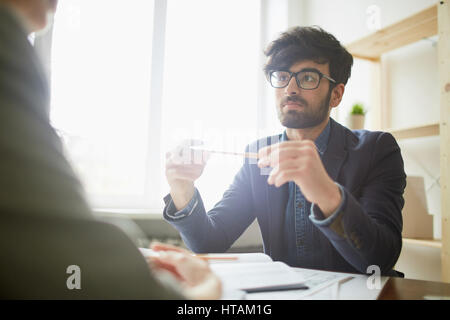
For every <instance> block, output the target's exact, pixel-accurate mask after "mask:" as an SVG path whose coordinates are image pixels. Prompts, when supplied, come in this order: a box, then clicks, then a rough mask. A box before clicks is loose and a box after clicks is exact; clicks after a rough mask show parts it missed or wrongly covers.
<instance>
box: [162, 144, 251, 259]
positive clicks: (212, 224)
mask: <svg viewBox="0 0 450 320" xmlns="http://www.w3.org/2000/svg"><path fill="white" fill-rule="evenodd" d="M246 150H248V147H247V149H246ZM250 175H251V173H250V164H249V163H248V161H247V162H246V163H245V164H244V165H243V166H242V168H241V169H240V170H239V172H238V173H237V174H236V176H235V178H234V181H233V183H232V184H231V186H230V187H229V188H228V190H227V191H226V192H225V193H224V195H223V197H222V199H221V200H220V201H219V202H218V203H217V204H216V205H215V206H214V208H213V209H211V210H210V211H208V213H206V210H205V207H204V204H203V201H202V198H201V196H200V193H199V192H198V190H197V189H194V190H195V192H194V196H193V198H192V199H190V201H189V203H188V204H187V205H186V206H185V207H184V208H183V209H182V210H179V211H177V208H176V207H175V205H174V204H173V201H172V198H171V196H170V194H169V195H167V196H166V197H165V199H164V200H165V202H166V206H165V208H164V218H165V219H166V220H167V221H168V222H169V223H170V224H171V225H173V226H174V227H175V228H176V229H177V230H178V231H179V232H180V235H181V237H182V239H183V240H184V242H185V243H186V245H187V246H188V248H189V249H190V250H192V251H194V252H196V253H204V252H225V251H226V250H228V249H229V248H230V247H231V245H232V244H233V243H234V241H236V240H237V239H238V238H239V236H240V235H241V234H242V233H243V232H244V231H245V229H246V228H247V227H248V226H249V225H250V223H251V222H252V221H253V220H254V219H255V216H254V213H253V205H252V194H251V185H250V179H251V178H250Z"/></svg>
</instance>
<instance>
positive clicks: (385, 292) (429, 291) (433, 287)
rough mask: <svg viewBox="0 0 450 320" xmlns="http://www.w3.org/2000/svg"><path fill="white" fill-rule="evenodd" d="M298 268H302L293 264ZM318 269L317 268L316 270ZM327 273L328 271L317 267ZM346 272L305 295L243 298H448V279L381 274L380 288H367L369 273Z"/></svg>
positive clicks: (274, 294)
mask: <svg viewBox="0 0 450 320" xmlns="http://www.w3.org/2000/svg"><path fill="white" fill-rule="evenodd" d="M296 269H297V270H298V271H299V272H301V270H309V269H301V268H296ZM316 271H318V270H316ZM318 272H323V273H329V272H328V271H318ZM346 275H349V276H351V277H352V278H351V279H350V280H348V281H345V282H343V283H335V284H332V285H330V286H328V287H325V288H323V289H321V290H320V291H318V292H315V293H313V294H311V295H308V296H306V297H304V296H300V294H301V291H298V295H296V292H295V291H292V292H290V293H289V294H288V292H286V293H284V294H283V293H282V292H267V293H265V294H256V295H255V294H247V296H246V299H249V300H252V299H263V300H266V299H270V300H278V299H288V300H290V299H294V300H296V299H308V300H376V299H378V300H422V299H450V283H443V282H433V281H423V280H413V279H402V278H389V277H381V288H379V289H376V288H373V289H369V288H368V286H367V279H368V276H366V275H362V274H351V273H348V274H346Z"/></svg>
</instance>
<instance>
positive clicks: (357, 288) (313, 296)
mask: <svg viewBox="0 0 450 320" xmlns="http://www.w3.org/2000/svg"><path fill="white" fill-rule="evenodd" d="M295 271H298V272H299V273H304V274H305V275H306V276H308V275H310V274H311V273H314V274H320V275H324V276H333V275H335V276H346V278H347V279H344V280H343V281H341V283H340V282H338V281H335V282H334V283H332V284H330V285H328V286H326V287H323V288H320V286H319V288H317V289H316V288H314V287H313V288H311V289H309V290H289V291H275V292H263V293H250V294H246V296H245V299H247V300H299V299H306V300H375V299H377V297H378V295H379V294H380V292H381V290H382V289H383V286H384V285H385V284H386V282H387V280H388V279H389V277H381V279H380V280H381V281H380V282H381V285H380V288H379V289H376V288H374V289H369V288H368V286H367V279H368V276H366V275H361V274H353V273H340V272H329V271H319V270H311V269H302V268H295ZM349 277H351V278H349ZM341 279H342V278H341ZM307 281H308V278H307Z"/></svg>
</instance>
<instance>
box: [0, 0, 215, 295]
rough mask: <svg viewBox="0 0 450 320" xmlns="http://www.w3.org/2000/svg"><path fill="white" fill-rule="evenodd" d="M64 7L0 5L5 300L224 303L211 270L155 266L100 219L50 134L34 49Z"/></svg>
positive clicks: (166, 261)
mask: <svg viewBox="0 0 450 320" xmlns="http://www.w3.org/2000/svg"><path fill="white" fill-rule="evenodd" d="M56 7H57V0H0V155H1V156H0V252H2V263H1V264H0V298H3V299H5V298H6V299H216V298H220V296H221V283H220V281H219V279H218V278H217V277H216V276H215V275H214V274H213V273H212V272H211V270H210V268H209V266H208V264H207V263H206V262H205V261H203V260H201V259H199V258H196V257H194V256H193V255H192V254H191V253H190V252H188V251H186V250H183V249H180V248H176V247H172V246H169V245H164V244H154V245H153V246H152V248H153V249H154V250H155V251H158V252H163V254H161V255H160V256H156V257H153V258H147V259H148V261H146V259H145V258H144V256H143V255H142V254H141V253H140V252H139V250H138V248H137V247H136V246H135V244H134V243H133V242H132V240H131V239H130V238H129V237H128V236H127V235H126V234H124V233H123V232H122V231H121V230H120V229H118V228H117V227H115V226H114V225H112V224H109V223H105V222H102V221H100V220H99V219H97V218H96V217H94V215H93V213H92V211H91V209H90V207H89V204H88V202H87V201H86V197H85V195H84V192H83V189H82V186H81V184H80V182H79V180H78V178H77V177H76V175H75V174H74V171H73V170H72V168H71V166H70V164H69V162H68V161H67V159H66V157H65V155H64V150H63V146H62V143H61V140H60V139H59V137H58V136H57V134H56V133H55V130H54V129H53V128H52V126H51V125H50V121H49V88H48V83H47V79H46V77H45V75H44V72H43V69H42V66H41V64H40V62H39V60H38V57H37V55H36V53H35V52H34V48H33V47H32V45H31V44H30V42H29V41H28V39H27V36H28V35H29V34H30V33H33V32H36V31H38V30H40V29H43V28H44V27H46V25H47V19H48V17H49V15H51V14H53V13H54V12H55V10H56ZM149 266H150V267H149ZM73 270H78V276H79V279H75V278H73V277H72V276H73V275H75V272H74V271H73Z"/></svg>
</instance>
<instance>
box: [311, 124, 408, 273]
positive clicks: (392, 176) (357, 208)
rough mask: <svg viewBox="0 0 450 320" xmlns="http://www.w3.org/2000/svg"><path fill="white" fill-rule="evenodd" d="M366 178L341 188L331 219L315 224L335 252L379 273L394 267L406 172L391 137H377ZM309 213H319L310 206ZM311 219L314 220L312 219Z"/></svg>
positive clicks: (399, 237) (399, 249)
mask: <svg viewBox="0 0 450 320" xmlns="http://www.w3.org/2000/svg"><path fill="white" fill-rule="evenodd" d="M369 170H370V171H369V173H368V176H367V178H366V179H365V181H364V183H363V185H362V186H361V188H360V191H357V192H353V193H351V192H350V191H349V190H347V189H346V188H345V187H344V188H343V191H344V193H345V202H344V203H343V206H342V209H341V211H340V212H339V214H338V215H337V216H336V218H335V219H333V221H330V223H328V224H326V223H325V224H324V223H317V222H316V223H315V224H316V226H317V227H318V228H319V229H320V230H321V231H322V232H323V233H324V234H325V235H326V236H327V237H328V239H329V240H330V241H331V243H332V244H333V246H334V247H335V248H336V249H337V251H338V252H339V253H340V254H341V255H342V256H343V257H344V258H345V259H346V260H347V262H349V263H350V264H351V265H352V266H354V267H355V268H356V269H358V270H359V271H360V272H362V273H366V272H367V267H368V266H370V265H377V266H379V268H380V270H381V272H382V274H386V273H387V272H389V271H390V270H392V268H393V267H394V265H395V263H396V261H397V259H398V257H399V255H400V251H401V247H402V236H401V232H402V212H401V211H402V208H403V205H404V199H403V191H404V188H405V186H406V175H405V172H404V168H403V159H402V156H401V153H400V148H399V146H398V145H397V143H396V141H395V139H394V138H393V136H392V135H391V134H389V133H382V134H381V135H379V136H378V138H377V141H376V143H375V146H374V150H373V153H372V159H371V165H370V169H369ZM311 209H312V211H313V212H312V213H311V215H312V216H318V217H320V216H323V214H322V213H321V212H320V209H319V207H318V206H313V207H312V208H311ZM312 220H313V222H314V219H312Z"/></svg>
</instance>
